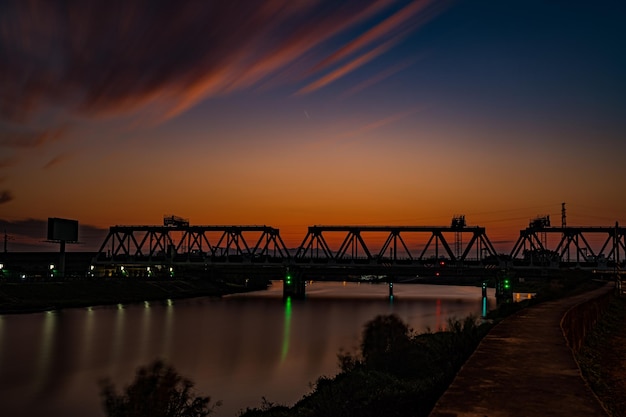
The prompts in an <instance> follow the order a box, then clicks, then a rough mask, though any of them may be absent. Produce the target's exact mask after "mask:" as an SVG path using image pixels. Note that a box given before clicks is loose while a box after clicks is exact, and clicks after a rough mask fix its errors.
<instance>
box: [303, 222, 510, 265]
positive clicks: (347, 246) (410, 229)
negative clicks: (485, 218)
mask: <svg viewBox="0 0 626 417" xmlns="http://www.w3.org/2000/svg"><path fill="white" fill-rule="evenodd" d="M325 232H326V233H333V232H339V233H345V235H344V237H343V240H342V243H341V245H340V246H339V248H338V249H337V250H332V249H331V247H330V245H329V244H328V242H327V241H326V239H325V238H324V233H325ZM446 232H451V233H459V232H467V233H472V239H470V241H469V242H468V244H467V246H466V247H465V248H464V250H463V252H462V254H461V255H460V256H455V254H454V253H453V251H452V249H451V248H450V245H449V244H448V242H447V241H446V239H445V237H444V234H443V233H446ZM364 233H370V234H371V233H378V234H383V236H384V234H387V235H386V239H385V240H384V243H383V244H382V246H381V248H380V250H379V251H378V252H374V251H372V245H371V243H370V244H369V245H368V244H367V242H366V240H365V239H364V238H363V234H364ZM410 233H422V234H423V233H430V238H429V239H428V241H427V243H426V246H425V247H424V248H423V250H422V252H421V254H420V255H419V256H417V255H416V254H415V253H413V251H415V250H417V249H413V251H412V250H411V249H410V245H408V244H407V239H405V237H406V236H407V235H408V234H410ZM433 242H434V243H433ZM474 245H476V246H477V258H479V259H480V258H481V257H482V252H483V250H481V249H484V251H486V252H487V253H488V255H493V256H497V254H496V251H495V249H494V248H493V245H492V244H491V242H490V241H489V239H488V238H487V235H486V234H485V228H483V227H463V228H462V229H459V228H458V227H446V226H311V227H309V230H308V233H307V235H306V236H305V238H304V240H303V241H302V244H301V245H300V247H299V248H298V251H297V253H296V259H318V258H324V259H328V260H335V261H336V260H344V259H356V258H358V257H359V256H361V257H362V258H365V259H368V260H370V261H381V260H383V259H386V260H391V261H397V260H398V249H399V248H401V249H403V250H404V253H405V254H406V258H407V259H409V260H411V261H413V260H419V261H423V260H425V255H426V253H427V251H428V250H429V249H432V250H434V251H435V257H439V249H440V247H441V248H442V250H443V252H442V254H444V253H445V255H447V257H448V259H450V260H453V261H463V260H465V259H467V257H468V255H469V253H470V251H471V249H472V247H473V246H474ZM390 249H391V255H390V256H385V254H386V253H387V251H388V250H390Z"/></svg>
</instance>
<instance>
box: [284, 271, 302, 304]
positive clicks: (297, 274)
mask: <svg viewBox="0 0 626 417" xmlns="http://www.w3.org/2000/svg"><path fill="white" fill-rule="evenodd" d="M289 297H291V298H295V299H299V300H303V299H304V298H305V297H306V280H305V278H304V273H303V271H302V270H301V269H300V268H295V267H287V270H286V271H285V279H284V280H283V299H287V298H289Z"/></svg>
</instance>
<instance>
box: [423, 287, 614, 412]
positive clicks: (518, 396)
mask: <svg viewBox="0 0 626 417" xmlns="http://www.w3.org/2000/svg"><path fill="white" fill-rule="evenodd" d="M607 291H608V289H607V288H606V287H604V288H600V289H598V290H595V291H592V292H589V293H585V294H582V295H578V296H574V297H569V298H566V299H562V300H557V301H553V302H546V303H543V304H540V305H537V306H534V307H531V308H527V309H525V310H524V311H522V312H520V313H518V314H516V315H515V316H512V317H509V318H508V319H506V320H504V321H503V322H501V323H500V324H498V325H497V326H496V327H495V328H493V329H492V331H491V332H490V333H489V334H488V335H487V336H486V337H485V339H483V341H482V342H481V344H480V345H479V347H478V349H477V350H476V351H475V352H474V354H473V355H472V356H471V357H470V359H469V360H468V361H467V363H466V364H465V365H464V366H463V368H462V369H461V371H460V372H459V374H458V375H457V377H456V379H455V380H454V381H453V383H452V385H451V386H450V387H449V388H448V390H447V391H446V392H445V393H444V395H443V396H442V397H441V398H440V399H439V402H438V403H437V404H436V406H435V408H434V409H433V411H432V412H431V414H430V417H483V416H489V417H513V416H568V417H571V416H574V417H576V416H581V417H582V416H585V417H586V416H606V415H607V414H606V412H605V411H604V409H603V408H602V406H601V405H600V403H599V402H598V401H597V399H596V398H595V396H594V395H593V393H592V392H591V390H590V389H589V387H588V386H587V385H586V383H585V381H584V380H583V379H582V377H581V375H580V371H579V368H578V366H577V364H576V362H575V361H574V357H573V354H572V351H571V350H570V348H569V347H568V346H567V343H566V341H565V338H564V336H563V333H562V331H561V326H560V322H561V318H562V317H563V316H564V314H565V313H566V312H567V310H569V309H570V308H571V307H573V306H574V305H577V304H579V303H581V302H583V301H585V300H588V299H593V298H595V297H598V296H600V295H602V294H604V293H606V292H607Z"/></svg>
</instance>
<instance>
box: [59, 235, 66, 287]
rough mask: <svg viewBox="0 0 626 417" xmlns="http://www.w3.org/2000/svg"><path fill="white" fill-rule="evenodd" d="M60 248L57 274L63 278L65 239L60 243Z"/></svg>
mask: <svg viewBox="0 0 626 417" xmlns="http://www.w3.org/2000/svg"><path fill="white" fill-rule="evenodd" d="M60 246H61V250H60V253H59V274H60V276H61V278H63V279H65V241H64V240H62V241H61V243H60Z"/></svg>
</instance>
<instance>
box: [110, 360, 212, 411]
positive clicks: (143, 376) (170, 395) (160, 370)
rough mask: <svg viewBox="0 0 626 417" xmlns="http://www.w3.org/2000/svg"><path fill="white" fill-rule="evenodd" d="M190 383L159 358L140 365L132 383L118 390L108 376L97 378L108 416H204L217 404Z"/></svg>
mask: <svg viewBox="0 0 626 417" xmlns="http://www.w3.org/2000/svg"><path fill="white" fill-rule="evenodd" d="M192 388H193V383H192V382H191V381H190V380H189V379H187V378H184V377H182V376H181V375H179V374H178V372H176V371H175V370H174V369H173V368H172V367H171V366H168V365H166V364H165V363H164V362H163V361H161V360H156V361H154V362H153V363H152V364H151V365H149V366H147V367H140V368H139V369H138V370H137V373H136V375H135V380H134V381H133V383H132V384H130V385H129V386H127V387H126V389H125V390H124V391H123V393H121V394H118V393H117V392H116V390H115V386H114V385H113V383H112V382H111V380H110V379H108V378H107V379H104V380H102V381H101V382H100V396H101V397H102V406H103V407H104V411H105V413H106V415H107V416H108V417H147V416H150V417H205V416H208V415H209V414H211V413H212V412H213V411H214V408H215V407H218V406H220V405H221V402H220V401H218V402H217V403H216V404H214V405H211V399H210V397H200V396H196V395H195V394H194V393H193V391H192Z"/></svg>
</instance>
